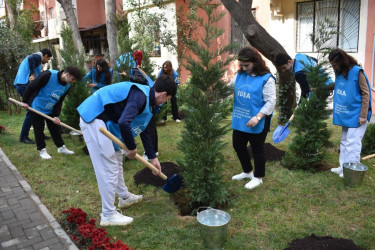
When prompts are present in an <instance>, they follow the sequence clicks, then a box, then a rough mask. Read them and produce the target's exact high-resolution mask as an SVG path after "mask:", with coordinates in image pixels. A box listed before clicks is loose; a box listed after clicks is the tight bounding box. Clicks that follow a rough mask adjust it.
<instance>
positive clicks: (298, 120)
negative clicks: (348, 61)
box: [282, 20, 336, 170]
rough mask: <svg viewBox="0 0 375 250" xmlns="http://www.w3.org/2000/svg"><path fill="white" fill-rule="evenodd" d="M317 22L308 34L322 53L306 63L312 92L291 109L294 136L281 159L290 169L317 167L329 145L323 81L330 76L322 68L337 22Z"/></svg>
mask: <svg viewBox="0 0 375 250" xmlns="http://www.w3.org/2000/svg"><path fill="white" fill-rule="evenodd" d="M318 25H319V26H318V32H317V34H313V35H311V38H312V41H313V43H314V45H315V47H316V48H317V51H318V52H322V53H323V58H321V59H320V60H319V63H318V64H316V66H312V65H305V67H306V77H307V82H308V83H309V85H310V88H311V89H312V95H311V96H310V98H309V99H303V100H302V102H301V103H300V105H299V107H298V109H297V110H296V111H295V112H294V113H295V118H294V120H293V122H292V126H293V127H294V128H295V131H294V133H295V136H294V138H293V140H292V142H291V143H290V144H289V150H288V151H287V152H286V154H285V157H284V158H283V160H282V164H283V165H284V166H285V167H287V168H291V169H305V170H316V169H317V168H318V167H319V165H320V164H321V163H322V162H323V161H324V160H325V159H326V156H327V151H326V147H327V146H329V145H330V143H329V138H330V136H331V131H329V130H328V126H327V122H326V119H327V118H328V115H329V114H330V112H331V111H330V110H327V109H326V107H327V103H328V100H327V98H328V96H329V87H328V86H327V85H326V82H327V81H328V79H329V76H328V74H327V73H326V72H325V70H324V67H325V65H327V64H328V62H327V60H326V59H324V56H325V55H327V54H328V53H329V49H328V47H327V44H328V43H329V41H330V40H331V37H332V35H333V34H336V30H335V27H336V24H335V23H334V22H332V21H330V20H325V22H324V23H323V22H321V23H319V24H318ZM311 60H312V59H311Z"/></svg>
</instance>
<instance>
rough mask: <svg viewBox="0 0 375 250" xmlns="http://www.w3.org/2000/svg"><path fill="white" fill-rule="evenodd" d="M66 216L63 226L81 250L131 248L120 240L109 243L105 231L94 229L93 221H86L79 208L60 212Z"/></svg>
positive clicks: (127, 249)
mask: <svg viewBox="0 0 375 250" xmlns="http://www.w3.org/2000/svg"><path fill="white" fill-rule="evenodd" d="M62 213H63V214H65V215H66V219H65V221H64V225H65V227H66V228H67V231H68V233H69V234H70V237H71V238H72V240H73V241H75V243H76V244H77V245H78V246H79V247H80V248H83V249H89V250H97V249H117V250H130V249H131V248H130V247H129V246H128V245H126V244H124V243H122V242H121V240H118V241H116V242H115V243H112V242H111V239H110V237H109V236H108V234H107V231H106V230H105V229H104V228H102V227H98V228H97V227H95V222H96V221H95V219H89V220H88V219H87V214H86V213H85V212H83V211H82V209H80V208H74V207H72V208H70V209H68V210H64V211H62Z"/></svg>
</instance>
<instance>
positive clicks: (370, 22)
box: [364, 1, 375, 114]
mask: <svg viewBox="0 0 375 250" xmlns="http://www.w3.org/2000/svg"><path fill="white" fill-rule="evenodd" d="M374 12H375V1H368V14H367V31H366V52H365V65H364V69H365V72H366V75H367V77H368V78H369V81H370V85H371V86H374V87H375V75H374V72H372V57H373V56H374V53H375V51H374V49H373V48H374V34H375V18H374V17H373V14H374ZM372 107H375V91H372ZM372 114H375V109H374V108H373V109H372Z"/></svg>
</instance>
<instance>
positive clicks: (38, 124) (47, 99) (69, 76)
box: [22, 66, 82, 159]
mask: <svg viewBox="0 0 375 250" xmlns="http://www.w3.org/2000/svg"><path fill="white" fill-rule="evenodd" d="M81 79H82V74H81V72H80V70H79V69H78V68H76V67H73V66H69V67H67V68H66V69H65V70H62V71H57V70H46V71H44V72H42V73H40V74H39V76H38V77H37V78H36V79H35V80H34V81H32V82H31V83H30V84H29V86H28V87H27V89H26V90H25V93H24V95H23V100H22V102H23V106H22V107H23V108H26V109H27V108H28V107H29V106H30V107H32V108H33V109H36V110H38V111H40V112H42V113H43V114H46V115H48V116H50V117H52V118H54V121H51V120H49V119H46V118H44V117H43V116H41V115H39V114H36V113H34V112H32V113H31V117H32V120H33V127H34V136H35V140H36V146H37V150H39V154H40V157H41V158H42V159H51V158H52V157H51V155H49V154H48V153H47V150H46V142H45V139H44V135H43V130H44V126H45V121H46V123H47V127H48V130H49V132H50V134H51V136H52V140H53V142H54V143H55V145H56V147H57V148H58V149H57V152H58V153H59V154H65V155H70V154H74V152H73V151H70V150H69V149H67V148H66V147H65V143H64V141H63V139H62V137H61V128H60V126H59V124H60V119H59V118H58V116H59V115H60V113H61V108H62V103H63V101H64V99H65V97H66V95H67V94H68V91H69V88H70V86H71V84H73V83H74V82H75V81H76V80H77V81H79V80H81Z"/></svg>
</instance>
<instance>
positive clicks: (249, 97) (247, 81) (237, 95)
mask: <svg viewBox="0 0 375 250" xmlns="http://www.w3.org/2000/svg"><path fill="white" fill-rule="evenodd" d="M270 77H274V76H272V75H271V74H270V73H267V74H265V75H263V76H251V75H249V74H247V73H246V72H242V73H238V74H237V78H236V82H235V84H234V98H233V99H234V102H233V115H232V129H236V130H239V131H242V132H246V133H251V134H259V133H261V132H262V131H263V129H264V124H265V119H262V120H260V121H259V122H258V124H257V125H256V126H255V127H246V124H247V123H248V121H249V120H250V119H251V118H252V117H254V116H256V115H257V114H258V113H259V111H260V110H261V109H262V107H263V106H264V104H265V101H264V100H263V86H264V84H266V82H267V81H268V79H269V78H270Z"/></svg>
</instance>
